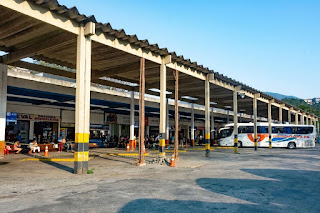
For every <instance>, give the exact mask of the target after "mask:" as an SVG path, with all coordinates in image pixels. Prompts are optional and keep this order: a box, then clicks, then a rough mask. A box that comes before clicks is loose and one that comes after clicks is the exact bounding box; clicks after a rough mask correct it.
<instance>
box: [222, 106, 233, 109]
mask: <svg viewBox="0 0 320 213" xmlns="http://www.w3.org/2000/svg"><path fill="white" fill-rule="evenodd" d="M224 108H226V109H231V108H232V107H231V106H225V107H224Z"/></svg>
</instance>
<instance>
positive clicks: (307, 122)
mask: <svg viewBox="0 0 320 213" xmlns="http://www.w3.org/2000/svg"><path fill="white" fill-rule="evenodd" d="M306 124H307V125H309V116H308V115H307V116H306Z"/></svg>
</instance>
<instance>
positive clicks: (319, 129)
mask: <svg viewBox="0 0 320 213" xmlns="http://www.w3.org/2000/svg"><path fill="white" fill-rule="evenodd" d="M317 130H318V137H319V131H320V122H319V118H318V119H317Z"/></svg>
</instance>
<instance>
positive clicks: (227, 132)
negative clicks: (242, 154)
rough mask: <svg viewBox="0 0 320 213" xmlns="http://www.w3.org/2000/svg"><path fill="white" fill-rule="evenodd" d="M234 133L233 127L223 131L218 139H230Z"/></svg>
mask: <svg viewBox="0 0 320 213" xmlns="http://www.w3.org/2000/svg"><path fill="white" fill-rule="evenodd" d="M232 132H233V127H230V128H228V129H221V130H220V132H219V134H218V138H226V137H229V136H230V135H231V134H232Z"/></svg>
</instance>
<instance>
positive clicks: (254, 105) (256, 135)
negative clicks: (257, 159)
mask: <svg viewBox="0 0 320 213" xmlns="http://www.w3.org/2000/svg"><path fill="white" fill-rule="evenodd" d="M258 97H260V94H255V95H254V98H253V116H254V118H253V119H254V121H253V123H254V128H253V134H254V150H255V151H257V149H258V142H257V139H258V134H257V132H258V131H257V119H258V106H257V98H258Z"/></svg>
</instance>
